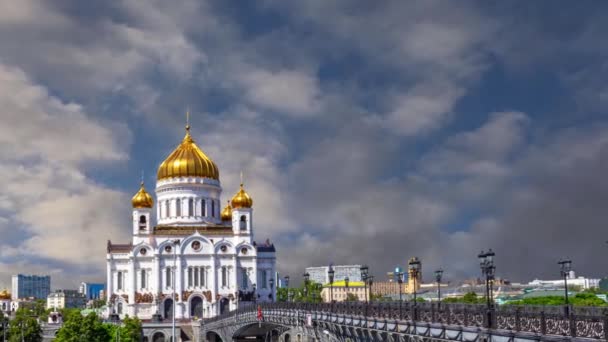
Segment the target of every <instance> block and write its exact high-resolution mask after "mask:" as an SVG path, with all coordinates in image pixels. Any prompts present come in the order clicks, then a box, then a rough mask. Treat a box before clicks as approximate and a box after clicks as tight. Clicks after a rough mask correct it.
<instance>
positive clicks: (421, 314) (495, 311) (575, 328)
mask: <svg viewBox="0 0 608 342" xmlns="http://www.w3.org/2000/svg"><path fill="white" fill-rule="evenodd" d="M258 306H259V307H260V308H261V310H262V312H263V316H264V317H284V318H285V319H293V320H295V321H297V322H298V323H299V324H304V320H305V314H306V313H314V314H315V317H330V316H331V317H335V316H351V317H352V316H354V317H357V316H359V317H361V318H365V319H367V320H371V319H375V320H385V321H391V322H398V321H401V322H410V323H414V324H415V323H416V322H421V323H422V322H423V323H439V324H442V325H446V326H464V327H480V328H486V329H493V330H504V331H511V332H523V333H530V334H535V335H558V336H569V337H583V338H592V339H607V340H608V331H607V330H606V327H608V310H607V309H606V308H602V307H570V308H569V310H565V308H564V307H563V306H516V305H501V306H495V307H492V308H491V309H488V307H487V306H486V305H478V304H460V303H428V302H427V303H419V302H418V303H414V302H402V303H399V302H370V303H368V304H366V303H365V302H337V303H333V304H332V303H301V302H300V303H295V302H278V303H260V304H258V305H257V306H256V305H249V306H247V307H241V308H239V309H238V310H234V311H231V312H229V313H226V314H224V315H221V316H217V317H214V318H211V319H205V320H204V324H211V323H213V322H217V321H221V320H224V319H236V318H238V317H242V318H245V317H247V318H248V319H254V317H256V315H257V310H258V309H257V308H258Z"/></svg>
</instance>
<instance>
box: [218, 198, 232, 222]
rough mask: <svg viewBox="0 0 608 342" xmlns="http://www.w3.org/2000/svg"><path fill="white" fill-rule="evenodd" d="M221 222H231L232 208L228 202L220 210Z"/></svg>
mask: <svg viewBox="0 0 608 342" xmlns="http://www.w3.org/2000/svg"><path fill="white" fill-rule="evenodd" d="M220 217H221V218H222V221H231V220H232V207H231V206H230V201H228V204H227V205H226V206H225V207H224V210H222V214H221V215H220Z"/></svg>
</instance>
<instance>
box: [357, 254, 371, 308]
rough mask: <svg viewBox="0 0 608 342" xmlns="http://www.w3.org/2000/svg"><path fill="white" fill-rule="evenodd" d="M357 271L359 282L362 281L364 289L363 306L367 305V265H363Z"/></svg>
mask: <svg viewBox="0 0 608 342" xmlns="http://www.w3.org/2000/svg"><path fill="white" fill-rule="evenodd" d="M359 270H360V271H361V280H363V286H364V288H365V304H366V305H367V276H368V274H369V273H368V271H369V269H368V267H367V265H363V266H361V268H360V269H359ZM366 310H367V309H366Z"/></svg>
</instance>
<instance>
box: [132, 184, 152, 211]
mask: <svg viewBox="0 0 608 342" xmlns="http://www.w3.org/2000/svg"><path fill="white" fill-rule="evenodd" d="M131 203H132V204H133V208H152V206H153V205H154V200H153V199H152V196H150V194H149V193H148V192H147V191H146V188H144V182H141V187H140V188H139V191H138V192H137V193H136V194H135V196H133V198H132V199H131Z"/></svg>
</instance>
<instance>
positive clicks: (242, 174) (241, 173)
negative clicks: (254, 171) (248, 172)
mask: <svg viewBox="0 0 608 342" xmlns="http://www.w3.org/2000/svg"><path fill="white" fill-rule="evenodd" d="M242 187H243V170H241V188H242Z"/></svg>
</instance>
